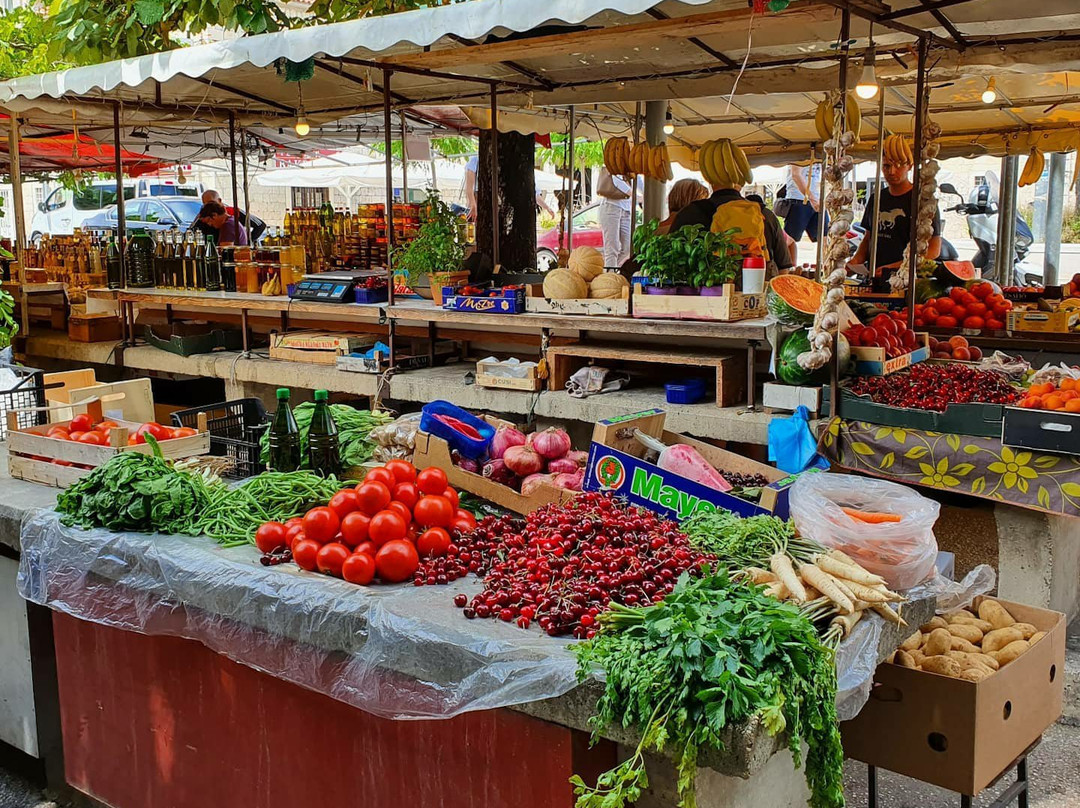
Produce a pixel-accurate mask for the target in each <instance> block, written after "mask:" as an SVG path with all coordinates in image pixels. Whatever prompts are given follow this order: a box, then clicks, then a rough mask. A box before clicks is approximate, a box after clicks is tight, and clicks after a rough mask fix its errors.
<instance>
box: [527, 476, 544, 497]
mask: <svg viewBox="0 0 1080 808" xmlns="http://www.w3.org/2000/svg"><path fill="white" fill-rule="evenodd" d="M550 482H551V475H550V474H530V475H529V476H528V477H526V478H525V479H524V480H522V481H521V493H522V494H523V495H524V496H529V495H531V494H532V493H533V492H534V491H535V490H536V489H537V488H539V487H540V486H541V485H543V484H544V483H550Z"/></svg>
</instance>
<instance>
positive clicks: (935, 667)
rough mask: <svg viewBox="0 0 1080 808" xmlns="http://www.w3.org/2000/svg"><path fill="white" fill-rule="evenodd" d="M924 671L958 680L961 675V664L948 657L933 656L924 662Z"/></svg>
mask: <svg viewBox="0 0 1080 808" xmlns="http://www.w3.org/2000/svg"><path fill="white" fill-rule="evenodd" d="M921 668H922V670H924V671H929V672H930V673H940V674H941V675H942V676H952V677H953V678H956V677H958V676H959V675H960V663H959V662H957V661H956V660H955V659H949V658H948V657H947V656H932V657H927V658H926V659H924V660H923V663H922V666H921Z"/></svg>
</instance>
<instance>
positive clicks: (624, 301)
mask: <svg viewBox="0 0 1080 808" xmlns="http://www.w3.org/2000/svg"><path fill="white" fill-rule="evenodd" d="M525 311H528V312H531V313H533V314H567V315H577V316H585V317H627V316H629V315H630V287H627V288H626V289H624V290H623V294H622V297H620V298H616V299H614V300H598V299H596V298H591V297H588V298H585V297H582V298H571V299H569V300H548V299H547V298H546V297H544V293H543V291H540V290H537V289H535V288H534V287H532V286H530V287H529V289H528V290H527V294H526V296H525Z"/></svg>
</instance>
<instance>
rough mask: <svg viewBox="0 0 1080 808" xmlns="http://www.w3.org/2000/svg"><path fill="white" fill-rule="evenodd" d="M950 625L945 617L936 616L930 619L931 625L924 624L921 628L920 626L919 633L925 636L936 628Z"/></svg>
mask: <svg viewBox="0 0 1080 808" xmlns="http://www.w3.org/2000/svg"><path fill="white" fill-rule="evenodd" d="M948 625H949V624H948V623H946V622H945V618H944V617H938V616H936V615H935V616H934V617H932V618H930V622H929V623H923V624H922V625H921V626H919V631H921V632H922V633H923V634H929V633H930V632H931V631H933V630H934V629H935V628H945V627H946V626H948Z"/></svg>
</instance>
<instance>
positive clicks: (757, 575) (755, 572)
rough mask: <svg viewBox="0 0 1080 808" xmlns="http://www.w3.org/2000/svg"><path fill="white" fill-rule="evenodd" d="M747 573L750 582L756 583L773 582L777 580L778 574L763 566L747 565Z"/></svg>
mask: <svg viewBox="0 0 1080 808" xmlns="http://www.w3.org/2000/svg"><path fill="white" fill-rule="evenodd" d="M746 574H747V575H748V576H750V582H751V583H754V584H771V583H772V582H773V581H775V580H776V575H775V574H773V573H772V572H769V570H763V569H762V568H761V567H747V568H746Z"/></svg>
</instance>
